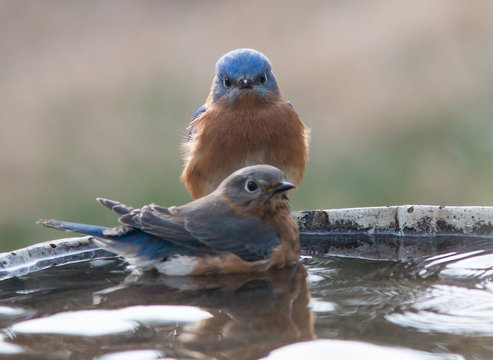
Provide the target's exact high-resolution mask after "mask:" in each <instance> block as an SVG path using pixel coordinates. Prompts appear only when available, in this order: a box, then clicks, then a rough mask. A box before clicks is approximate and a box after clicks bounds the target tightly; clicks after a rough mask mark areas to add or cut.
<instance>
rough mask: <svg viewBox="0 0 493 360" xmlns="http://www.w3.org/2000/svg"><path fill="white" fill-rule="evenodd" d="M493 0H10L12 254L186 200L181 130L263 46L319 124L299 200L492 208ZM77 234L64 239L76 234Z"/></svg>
mask: <svg viewBox="0 0 493 360" xmlns="http://www.w3.org/2000/svg"><path fill="white" fill-rule="evenodd" d="M492 14H493V2H491V1H479V0H478V1H474V2H467V1H459V0H436V1H428V0H418V1H412V2H411V1H407V2H404V1H383V0H382V1H371V2H366V1H357V2H353V1H352V2H347V1H340V0H332V1H326V0H324V1H313V2H312V1H309V2H306V1H304V2H295V1H272V2H264V1H250V2H246V3H242V4H241V5H239V3H237V2H230V1H215V2H199V1H140V2H135V1H104V2H102V1H87V0H86V1H43V2H41V1H35V0H33V1H24V0H10V1H2V2H0V186H1V187H0V189H1V202H0V215H1V216H0V250H1V251H5V250H9V249H14V248H19V247H22V246H25V245H27V244H29V243H33V242H38V241H44V240H48V239H53V238H59V237H64V236H66V235H65V234H62V233H59V232H55V231H50V230H46V229H42V228H40V227H38V226H37V225H36V224H35V221H36V220H37V219H38V218H59V219H64V220H69V221H80V222H93V223H96V224H108V225H110V224H115V221H114V217H113V214H111V213H109V212H108V211H106V210H105V209H104V208H103V207H101V206H99V205H98V204H97V203H96V202H95V200H94V199H95V197H97V196H104V197H109V198H114V199H117V200H121V201H123V202H125V203H128V204H131V205H134V206H141V205H143V204H145V203H148V202H151V201H154V202H156V203H159V204H163V205H172V204H181V203H184V202H187V201H189V200H190V197H189V195H188V194H187V192H186V191H185V189H184V186H183V184H182V183H181V182H180V180H179V175H180V171H181V166H182V161H181V157H180V152H179V143H180V141H181V139H182V137H183V136H184V129H185V127H186V126H187V124H188V122H189V119H190V118H191V116H192V115H193V114H194V112H195V110H196V109H197V108H198V107H199V106H200V105H201V104H202V103H203V101H204V100H205V98H206V96H207V93H208V89H209V86H210V83H211V81H212V77H213V70H214V65H215V62H216V60H217V59H218V58H219V57H220V56H221V55H223V54H224V53H225V52H227V51H229V50H231V49H234V48H239V47H252V48H255V49H258V50H260V51H262V52H263V53H265V54H266V55H267V56H268V57H269V58H270V60H271V61H272V63H273V69H274V72H275V73H276V76H277V79H278V82H279V85H280V87H281V91H282V93H283V95H284V96H285V97H286V98H287V99H289V100H290V101H291V102H292V103H293V105H294V107H295V109H296V110H297V111H298V113H299V114H300V116H301V118H302V119H303V120H304V122H305V123H306V124H307V125H308V126H309V127H311V128H312V137H313V139H312V147H311V162H310V164H309V166H308V168H307V172H306V175H305V180H304V183H303V184H302V186H301V187H300V189H299V190H298V192H297V194H296V195H295V196H294V199H293V206H292V207H293V209H313V208H336V207H356V206H379V205H397V204H405V203H413V204H418V203H419V204H440V205H493V191H492V189H491V185H492V183H493V180H492V175H493V167H492V165H493V141H492V140H491V138H492V135H493V121H492V119H491V118H492V114H493V21H492V20H491V15H492ZM67 236H68V234H67Z"/></svg>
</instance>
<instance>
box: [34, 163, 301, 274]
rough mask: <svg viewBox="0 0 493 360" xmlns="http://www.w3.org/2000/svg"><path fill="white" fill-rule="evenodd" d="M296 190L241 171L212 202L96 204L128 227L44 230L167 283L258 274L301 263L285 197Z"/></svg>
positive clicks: (263, 174)
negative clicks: (87, 239) (64, 234)
mask: <svg viewBox="0 0 493 360" xmlns="http://www.w3.org/2000/svg"><path fill="white" fill-rule="evenodd" d="M294 187H295V186H294V185H293V184H291V183H289V182H287V181H285V175H284V173H283V172H282V171H281V170H279V169H278V168H275V167H273V166H269V165H256V166H249V167H246V168H243V169H241V170H238V171H236V172H235V173H233V174H232V175H230V176H229V177H227V178H226V179H225V180H224V181H223V182H222V183H221V184H220V185H219V187H218V188H217V189H216V190H215V191H214V192H212V193H211V194H209V195H207V196H205V197H203V198H201V199H199V200H195V201H192V202H190V203H188V204H186V205H183V206H179V207H175V206H172V207H170V208H165V207H161V206H158V205H155V204H151V205H147V206H144V207H143V208H142V209H132V208H130V207H127V206H126V205H123V204H121V203H119V202H116V201H112V200H107V199H98V201H99V202H100V203H101V204H103V205H104V206H106V207H107V208H108V209H110V210H112V211H114V212H115V213H116V214H118V215H119V219H118V220H119V221H120V223H122V224H123V226H120V227H115V228H108V227H101V226H94V225H86V224H77V223H69V222H64V221H56V220H47V221H44V220H40V221H39V223H40V224H41V225H44V226H46V227H51V228H55V229H60V230H66V231H72V232H78V233H82V234H86V235H91V236H94V237H95V241H96V242H97V243H98V244H99V245H100V246H101V247H103V248H106V249H108V250H110V251H112V252H114V253H116V254H119V255H122V256H123V257H124V258H125V260H127V261H128V262H129V263H131V264H133V265H135V266H136V267H137V268H140V269H143V270H146V269H152V268H155V269H157V270H158V271H159V272H162V273H165V274H168V275H203V274H210V273H235V272H236V273H238V272H260V271H266V270H268V269H270V268H273V267H275V268H282V267H284V266H285V265H287V264H290V263H296V262H298V261H299V254H300V243H299V235H298V227H297V225H296V222H295V220H294V219H293V217H292V216H291V213H290V212H289V200H288V198H287V196H286V192H287V191H288V190H290V189H293V188H294Z"/></svg>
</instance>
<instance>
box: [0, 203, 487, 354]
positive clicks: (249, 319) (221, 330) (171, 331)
mask: <svg viewBox="0 0 493 360" xmlns="http://www.w3.org/2000/svg"><path fill="white" fill-rule="evenodd" d="M293 215H294V216H295V218H296V219H297V221H298V223H299V226H300V231H301V244H302V252H303V258H302V264H303V266H300V267H292V268H288V269H285V270H279V271H270V272H268V273H265V274H249V275H230V276H217V277H196V278H193V277H172V276H158V275H156V274H152V273H150V274H143V275H139V274H135V273H132V272H131V270H130V269H129V268H128V266H127V264H126V263H125V262H124V261H122V260H121V259H119V258H117V257H115V256H114V255H113V254H111V253H108V252H106V251H104V250H101V249H99V248H98V247H97V246H95V245H94V244H93V242H92V241H91V239H90V238H87V237H82V238H80V237H78V238H67V239H60V240H53V241H49V242H46V243H42V244H38V245H34V246H31V247H28V248H26V249H20V250H17V251H14V252H9V253H4V254H0V278H1V279H2V281H1V282H0V290H1V293H0V321H1V327H2V329H3V330H2V333H1V334H0V358H2V359H3V358H6V359H10V358H12V359H19V358H22V359H45V358H50V359H106V360H108V359H110V360H111V359H121V358H122V359H123V358H129V359H158V358H176V359H182V358H185V359H194V358H218V359H258V358H262V357H266V358H268V359H281V358H282V359H289V358H293V359H298V358H299V354H300V353H303V354H304V355H303V356H305V357H307V358H310V359H317V358H320V359H323V358H326V357H327V356H328V354H330V356H331V359H351V358H355V359H357V358H365V357H366V358H368V356H369V355H368V354H372V356H373V358H379V359H385V358H399V359H463V358H464V359H490V358H493V317H492V315H491V314H493V285H492V282H491V280H492V277H493V225H492V223H493V208H488V207H437V206H396V207H380V208H361V209H340V210H319V211H301V212H294V213H293ZM315 339H318V340H315ZM290 344H294V345H290ZM276 349H278V350H276ZM297 354H298V355H297ZM125 356H126V357H125ZM317 356H318V357H317ZM351 356H352V357H351ZM370 358H371V356H370Z"/></svg>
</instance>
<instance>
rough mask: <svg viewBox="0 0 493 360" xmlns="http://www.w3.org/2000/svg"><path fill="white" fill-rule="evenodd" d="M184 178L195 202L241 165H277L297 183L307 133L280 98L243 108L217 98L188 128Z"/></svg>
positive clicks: (244, 104) (252, 100) (249, 101)
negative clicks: (188, 135)
mask: <svg viewBox="0 0 493 360" xmlns="http://www.w3.org/2000/svg"><path fill="white" fill-rule="evenodd" d="M189 132H190V133H191V134H193V136H192V139H190V142H191V143H188V144H185V148H186V154H185V160H186V164H185V169H184V172H183V175H182V176H183V179H184V181H185V184H186V186H187V188H188V189H189V191H190V193H191V194H192V196H193V197H194V198H199V197H202V196H204V195H206V194H207V193H210V192H211V191H213V190H214V189H215V188H216V187H217V185H218V184H219V183H220V182H221V181H222V180H223V179H224V178H225V177H226V176H228V175H229V174H230V173H232V172H233V171H235V170H237V169H240V168H242V167H244V166H249V165H254V164H269V165H273V166H277V167H279V168H280V169H281V170H283V171H284V172H285V173H286V176H287V178H288V180H289V181H292V182H294V183H295V185H298V184H299V183H300V182H301V179H302V177H303V172H304V169H305V164H306V161H307V159H308V130H307V128H306V127H305V125H304V124H303V123H302V122H301V120H300V118H299V117H298V115H297V114H296V112H295V111H294V110H293V109H292V107H291V106H290V105H289V104H288V103H287V102H286V101H285V100H284V99H282V98H281V97H277V96H276V97H273V98H272V99H269V100H266V101H264V100H262V101H261V100H259V99H255V98H254V97H252V98H249V99H247V100H246V101H244V102H242V103H241V104H236V105H235V104H231V103H229V102H228V101H227V100H224V99H222V100H219V101H217V102H214V103H210V104H209V105H208V108H207V111H206V112H204V113H203V114H202V116H200V117H198V118H197V119H195V120H194V121H193V122H192V123H191V124H190V127H189Z"/></svg>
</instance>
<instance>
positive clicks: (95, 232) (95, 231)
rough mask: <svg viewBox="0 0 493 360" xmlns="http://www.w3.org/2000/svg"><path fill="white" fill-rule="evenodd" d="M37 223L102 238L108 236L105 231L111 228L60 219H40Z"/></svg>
mask: <svg viewBox="0 0 493 360" xmlns="http://www.w3.org/2000/svg"><path fill="white" fill-rule="evenodd" d="M37 223H38V224H40V225H43V226H45V227H47V228H52V229H57V230H64V231H70V232H75V233H79V234H84V235H91V236H95V237H100V238H106V237H107V235H105V231H107V230H109V229H110V228H108V227H105V226H96V225H87V224H78V223H73V222H67V221H58V220H39V221H38V222H37Z"/></svg>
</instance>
